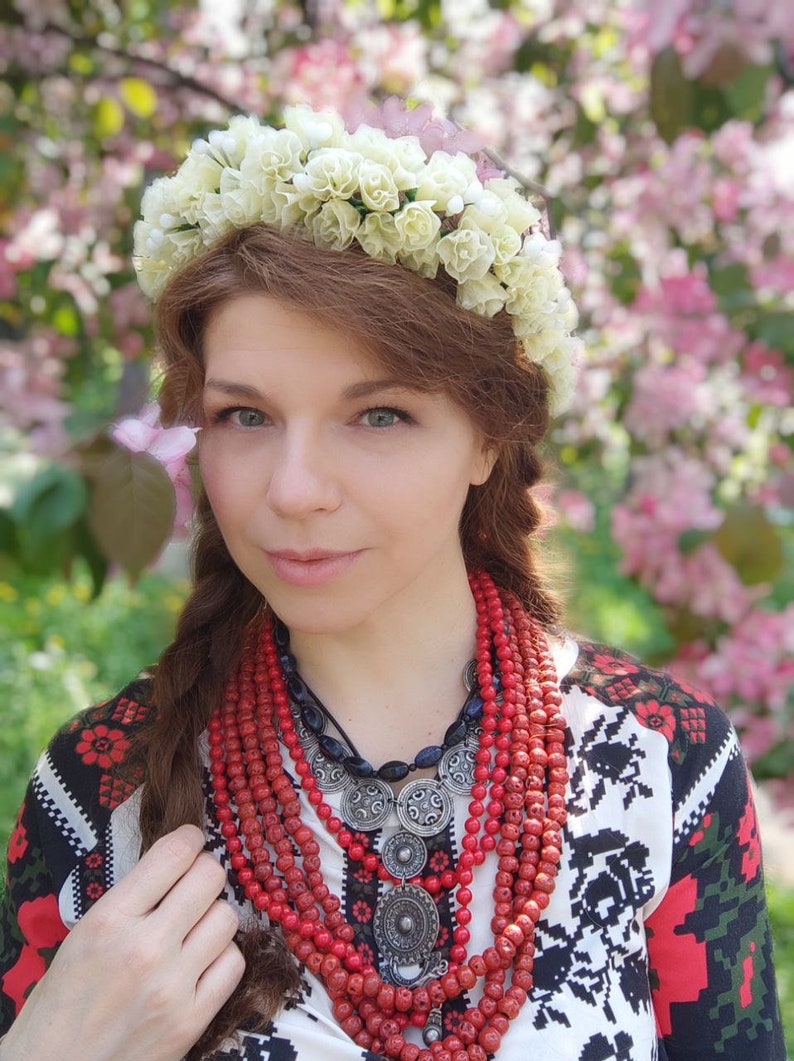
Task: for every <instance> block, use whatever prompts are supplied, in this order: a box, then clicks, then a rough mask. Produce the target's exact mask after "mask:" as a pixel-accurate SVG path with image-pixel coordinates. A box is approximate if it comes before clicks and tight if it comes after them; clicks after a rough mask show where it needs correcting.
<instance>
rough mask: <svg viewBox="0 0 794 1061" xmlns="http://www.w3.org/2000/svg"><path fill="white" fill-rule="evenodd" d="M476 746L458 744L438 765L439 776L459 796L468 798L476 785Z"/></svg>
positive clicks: (445, 754)
mask: <svg viewBox="0 0 794 1061" xmlns="http://www.w3.org/2000/svg"><path fill="white" fill-rule="evenodd" d="M476 754H477V745H476V744H473V745H471V744H468V743H467V744H456V745H455V747H454V748H448V749H447V750H446V751H445V752H444V754H443V755H442V756H441V762H440V763H439V764H438V776H439V777H440V778H441V780H442V781H443V782H444V784H445V785H446V787H447V788H449V789H451V790H452V791H453V792H455V793H456V794H457V795H459V796H468V795H469V794H470V793H471V786H472V784H473V783H474V767H475V765H476V760H475V756H476Z"/></svg>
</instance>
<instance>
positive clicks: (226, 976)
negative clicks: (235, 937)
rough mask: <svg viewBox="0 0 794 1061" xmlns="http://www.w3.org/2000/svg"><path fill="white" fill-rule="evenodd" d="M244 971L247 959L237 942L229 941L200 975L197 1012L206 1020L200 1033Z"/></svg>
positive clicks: (197, 988)
mask: <svg viewBox="0 0 794 1061" xmlns="http://www.w3.org/2000/svg"><path fill="white" fill-rule="evenodd" d="M244 972H245V959H244V958H243V955H242V953H241V951H240V949H239V947H237V945H236V944H235V943H228V944H227V945H226V947H225V948H224V949H223V951H222V952H221V953H220V954H219V955H218V957H217V958H216V959H215V961H213V962H212V963H211V964H210V965H208V966H207V968H206V969H205V970H204V972H203V973H202V975H201V976H200V977H199V980H198V983H197V984H196V994H195V1000H196V1012H197V1013H198V1014H199V1015H200V1018H201V1019H203V1021H204V1023H203V1026H202V1028H201V1031H200V1032H199V1035H200V1034H201V1032H203V1031H204V1029H205V1028H206V1027H207V1025H208V1024H209V1022H210V1021H211V1020H212V1018H213V1017H214V1016H215V1014H216V1013H217V1012H218V1010H219V1009H220V1008H221V1006H222V1005H223V1004H224V1002H226V1000H227V999H228V998H230V997H231V995H232V992H233V991H234V989H235V988H236V987H237V985H238V984H239V983H240V980H241V979H242V976H243V973H244ZM195 1038H198V1035H196V1037H195Z"/></svg>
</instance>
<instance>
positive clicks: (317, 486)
mask: <svg viewBox="0 0 794 1061" xmlns="http://www.w3.org/2000/svg"><path fill="white" fill-rule="evenodd" d="M340 499H341V498H340V490H339V483H338V479H337V477H336V475H335V474H334V469H333V466H332V459H331V455H330V452H329V449H328V446H327V445H324V444H323V442H322V440H321V439H319V438H317V437H315V436H314V435H313V434H309V433H308V432H305V431H301V432H298V431H296V432H293V433H290V432H285V435H284V436H283V438H282V440H281V444H280V445H279V446H278V448H277V451H276V454H275V459H274V464H273V467H272V470H271V475H270V482H269V484H268V501H269V503H270V505H271V507H272V508H273V510H274V512H277V513H278V514H279V515H281V516H284V517H287V518H292V519H300V518H304V517H306V516H308V515H311V514H312V513H313V512H322V511H333V510H334V509H335V508H337V507H338V505H339V502H340Z"/></svg>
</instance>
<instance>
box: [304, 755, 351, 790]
mask: <svg viewBox="0 0 794 1061" xmlns="http://www.w3.org/2000/svg"><path fill="white" fill-rule="evenodd" d="M307 758H308V760H309V766H310V767H311V771H312V773H313V774H314V776H315V777H316V778H317V784H318V785H319V786H320V788H321V789H322V790H323V792H341V791H342V789H343V788H344V787H345V785H346V784H347V783H348V782H349V780H350V775H349V774H348V772H347V770H345V768H344V766H342V764H341V763H335V762H333V761H332V760H331V759H329V758H328V756H327V755H324V754H323V752H322V751H321V750H320V749H319V748H315V750H314V752H312V753H311V754H310V755H309V756H307Z"/></svg>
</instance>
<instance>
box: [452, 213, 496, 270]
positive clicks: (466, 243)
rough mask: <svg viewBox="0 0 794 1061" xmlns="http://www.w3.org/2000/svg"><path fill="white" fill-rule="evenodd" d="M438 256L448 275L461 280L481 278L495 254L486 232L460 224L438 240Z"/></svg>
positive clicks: (472, 226)
mask: <svg viewBox="0 0 794 1061" xmlns="http://www.w3.org/2000/svg"><path fill="white" fill-rule="evenodd" d="M438 256H439V258H440V259H441V264H442V265H443V266H444V268H445V269H446V271H447V272H448V273H449V275H450V276H451V277H452V278H453V279H454V280H458V281H463V280H480V279H482V277H483V276H485V274H486V273H487V272H488V270H489V269H490V268H491V266H492V265H493V262H494V257H495V254H494V246H493V241H492V240H491V237H490V236H489V235H488V233H487V232H483V231H482V229H480V228H477V227H476V226H474V225H463V224H461V225H459V226H458V228H456V229H455V231H454V232H450V233H449V234H448V235H446V236H443V237H442V238H441V239H440V240H439V241H438Z"/></svg>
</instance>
